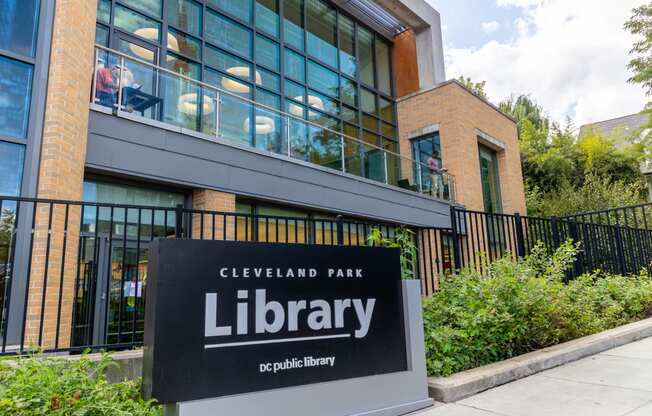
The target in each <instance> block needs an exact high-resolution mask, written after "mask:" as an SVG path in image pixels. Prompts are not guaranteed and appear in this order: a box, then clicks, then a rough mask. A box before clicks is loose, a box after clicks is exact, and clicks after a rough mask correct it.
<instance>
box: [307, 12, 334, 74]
mask: <svg viewBox="0 0 652 416" xmlns="http://www.w3.org/2000/svg"><path fill="white" fill-rule="evenodd" d="M307 1H308V7H307V17H308V28H307V30H308V53H310V54H311V55H312V56H314V57H315V58H317V59H319V60H320V61H322V62H324V63H326V64H328V65H331V66H334V67H337V46H336V45H337V43H336V37H337V36H336V35H337V30H336V26H335V21H336V20H337V13H336V11H335V9H333V8H332V7H331V6H329V5H328V4H326V3H324V2H322V1H321V0H307Z"/></svg>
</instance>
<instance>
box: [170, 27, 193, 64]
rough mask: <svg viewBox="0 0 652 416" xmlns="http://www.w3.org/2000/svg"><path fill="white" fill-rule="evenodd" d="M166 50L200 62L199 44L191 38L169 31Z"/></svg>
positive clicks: (172, 30)
mask: <svg viewBox="0 0 652 416" xmlns="http://www.w3.org/2000/svg"><path fill="white" fill-rule="evenodd" d="M168 50H170V51H173V52H177V53H181V54H183V55H185V56H188V57H190V58H192V59H196V60H201V42H200V41H199V39H195V38H193V37H192V36H188V35H186V34H183V33H181V32H178V31H176V30H174V29H172V28H170V29H169V35H168Z"/></svg>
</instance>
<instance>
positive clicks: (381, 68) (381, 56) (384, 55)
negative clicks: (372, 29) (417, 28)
mask: <svg viewBox="0 0 652 416" xmlns="http://www.w3.org/2000/svg"><path fill="white" fill-rule="evenodd" d="M375 45H376V69H377V71H378V89H379V90H380V91H382V92H384V93H385V94H387V95H391V94H392V81H391V76H390V74H391V67H390V59H389V45H388V44H387V43H386V42H384V41H381V40H380V39H376V43H375Z"/></svg>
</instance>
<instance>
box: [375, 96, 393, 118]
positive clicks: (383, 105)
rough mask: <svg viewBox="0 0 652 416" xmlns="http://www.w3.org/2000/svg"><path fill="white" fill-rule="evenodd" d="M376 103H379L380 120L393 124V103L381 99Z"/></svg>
mask: <svg viewBox="0 0 652 416" xmlns="http://www.w3.org/2000/svg"><path fill="white" fill-rule="evenodd" d="M378 102H379V103H380V118H382V119H383V120H384V121H388V122H390V123H394V122H395V120H394V103H393V102H391V101H389V100H386V99H384V98H382V97H381V98H379V99H378Z"/></svg>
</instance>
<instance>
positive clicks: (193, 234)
mask: <svg viewBox="0 0 652 416" xmlns="http://www.w3.org/2000/svg"><path fill="white" fill-rule="evenodd" d="M451 224H452V226H451V227H450V228H414V227H412V231H413V232H414V242H415V244H416V246H417V258H416V259H412V260H414V261H413V263H414V265H415V273H416V275H417V276H419V277H420V278H421V282H422V291H423V294H424V295H426V296H427V295H431V294H432V293H434V292H435V291H436V290H437V287H438V281H439V276H441V274H442V273H453V272H455V271H456V270H459V269H462V268H464V267H472V268H476V269H478V270H480V269H482V268H483V267H485V266H486V265H487V264H488V263H490V262H492V261H494V260H496V259H497V258H501V257H504V256H508V255H509V256H513V257H517V256H525V255H527V254H528V253H530V251H531V250H532V247H534V246H535V245H536V244H537V243H538V242H542V243H543V244H545V245H546V247H548V248H549V249H550V250H553V249H555V248H556V247H558V246H559V245H560V244H562V243H563V242H564V241H566V240H567V239H573V240H575V241H578V242H580V247H581V252H580V255H579V257H578V261H577V263H576V265H575V270H574V271H573V273H572V274H573V275H578V274H580V273H583V272H587V271H591V270H594V269H603V270H606V271H609V272H614V273H635V272H638V271H639V270H640V269H642V268H650V266H651V264H652V229H651V228H650V225H652V205H641V206H636V207H626V208H620V209H617V210H609V211H603V212H599V213H587V214H582V215H577V216H574V217H567V218H535V217H526V216H519V215H505V214H489V213H484V212H477V211H468V210H463V209H458V208H452V210H451ZM398 227H400V225H398V224H390V223H378V222H371V221H359V220H348V219H347V220H345V219H343V218H341V217H338V218H335V217H324V218H319V217H283V216H270V215H265V216H262V215H251V214H241V213H230V212H217V211H205V210H195V209H187V208H184V207H181V206H169V207H152V206H138V205H117V204H98V203H90V202H79V201H56V200H44V199H30V198H13V197H0V355H4V354H21V353H25V352H27V351H29V350H31V349H33V348H38V349H40V350H42V351H47V352H64V351H65V352H81V351H83V350H86V349H89V348H90V349H93V350H98V349H125V348H132V347H137V346H140V345H142V337H143V329H144V305H145V302H146V297H145V293H146V292H145V288H146V285H147V262H148V245H149V243H150V242H151V241H153V240H155V239H161V238H190V239H202V240H234V241H258V242H265V243H288V244H317V245H322V244H323V245H353V246H357V245H367V244H369V236H370V234H371V233H372V231H374V230H379V231H380V232H381V234H382V236H383V237H386V238H392V237H393V236H394V235H395V233H396V231H397V228H398ZM179 278H180V279H185V278H187V277H186V276H179ZM189 284H191V282H189Z"/></svg>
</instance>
